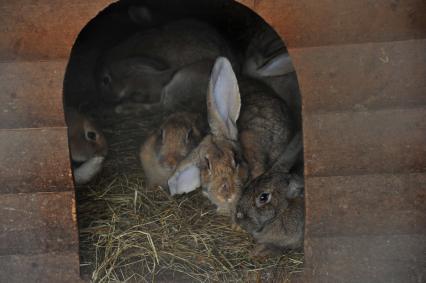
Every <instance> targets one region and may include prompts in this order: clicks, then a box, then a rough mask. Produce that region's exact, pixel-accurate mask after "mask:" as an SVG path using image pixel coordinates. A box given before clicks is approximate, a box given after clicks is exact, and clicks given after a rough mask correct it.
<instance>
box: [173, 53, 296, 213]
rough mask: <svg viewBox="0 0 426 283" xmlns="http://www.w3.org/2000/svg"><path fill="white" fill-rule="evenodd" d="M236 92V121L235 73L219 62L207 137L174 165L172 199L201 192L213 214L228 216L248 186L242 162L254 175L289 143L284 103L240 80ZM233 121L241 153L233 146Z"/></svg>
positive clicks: (210, 97)
mask: <svg viewBox="0 0 426 283" xmlns="http://www.w3.org/2000/svg"><path fill="white" fill-rule="evenodd" d="M240 87H241V90H242V94H243V95H242V99H243V105H242V109H241V115H240V107H241V102H240V99H241V98H240V92H239V87H238V82H237V78H236V76H235V73H234V72H233V69H232V66H231V64H230V62H229V61H228V60H227V59H226V58H223V57H220V58H218V59H217V60H216V62H215V65H214V67H213V70H212V73H211V77H210V82H209V89H208V93H207V109H208V113H207V114H208V121H209V125H210V134H209V135H207V136H206V137H205V138H204V139H203V141H202V142H201V143H200V144H199V146H198V147H197V148H195V149H194V150H193V151H192V152H191V153H190V154H189V155H188V156H187V157H186V158H185V159H184V160H183V161H182V162H181V163H180V164H179V166H178V167H177V169H176V171H175V173H174V174H173V176H172V177H171V178H170V179H169V182H168V183H169V188H170V193H171V194H172V195H174V194H182V193H187V192H190V191H193V190H195V189H196V188H197V187H199V186H201V187H202V188H203V192H204V194H205V195H206V196H207V197H208V198H209V199H210V200H211V201H212V202H213V203H214V204H215V205H217V207H218V211H220V212H223V213H229V212H230V211H232V210H233V208H234V207H235V204H236V201H237V200H238V198H239V196H240V194H241V187H242V185H243V184H244V183H245V182H246V181H247V180H248V169H247V162H248V166H249V168H250V173H251V174H254V175H259V174H261V173H263V171H264V170H266V169H267V168H268V167H269V164H272V162H273V161H274V160H275V159H276V158H277V157H278V156H279V153H280V149H281V148H282V147H284V146H285V145H286V144H287V143H288V136H289V135H290V133H289V132H290V122H289V120H288V115H287V112H286V107H285V103H284V102H283V101H281V100H280V99H279V98H278V97H276V96H274V95H273V93H271V92H272V90H270V89H269V88H268V87H266V86H264V85H263V84H261V83H258V82H256V81H253V80H244V81H243V83H242V84H241V85H240ZM239 117H240V119H239V120H238V118H239ZM237 120H238V126H239V127H240V129H241V132H240V140H241V144H242V148H241V146H240V143H239V142H238V129H237ZM242 149H243V150H242ZM243 152H244V157H245V158H243V157H242V155H243Z"/></svg>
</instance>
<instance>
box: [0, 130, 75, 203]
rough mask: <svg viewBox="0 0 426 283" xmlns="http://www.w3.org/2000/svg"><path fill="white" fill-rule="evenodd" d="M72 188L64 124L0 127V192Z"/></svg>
mask: <svg viewBox="0 0 426 283" xmlns="http://www.w3.org/2000/svg"><path fill="white" fill-rule="evenodd" d="M72 190H73V182H72V175H71V169H70V160H69V150H68V137H67V129H66V128H47V129H22V130H0V195H1V194H2V193H3V194H4V193H31V192H41V191H43V192H56V191H72Z"/></svg>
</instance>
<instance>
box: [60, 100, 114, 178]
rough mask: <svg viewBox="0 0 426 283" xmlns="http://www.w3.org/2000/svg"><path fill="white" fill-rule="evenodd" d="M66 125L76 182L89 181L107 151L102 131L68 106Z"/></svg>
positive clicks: (100, 166)
mask: <svg viewBox="0 0 426 283" xmlns="http://www.w3.org/2000/svg"><path fill="white" fill-rule="evenodd" d="M65 116H66V121H67V125H68V139H69V147H70V152H71V160H72V163H73V175H74V181H75V183H76V184H78V185H81V184H85V183H87V182H89V181H90V180H91V179H92V178H93V177H94V176H95V175H96V174H98V173H99V171H100V170H101V168H102V163H103V161H104V159H105V156H106V154H107V152H108V146H107V142H106V140H105V137H104V135H103V134H102V132H101V131H100V130H99V129H98V128H97V127H96V125H95V124H94V123H93V121H92V120H90V119H89V118H88V117H86V116H85V115H83V114H82V113H79V112H77V111H76V110H75V109H71V108H68V109H66V111H65Z"/></svg>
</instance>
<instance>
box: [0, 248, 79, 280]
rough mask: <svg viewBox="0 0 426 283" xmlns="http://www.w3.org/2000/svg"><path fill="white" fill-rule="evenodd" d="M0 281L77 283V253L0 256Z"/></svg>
mask: <svg viewBox="0 0 426 283" xmlns="http://www.w3.org/2000/svg"><path fill="white" fill-rule="evenodd" d="M0 282H8V283H23V282H38V283H44V282H45V283H51V282H61V283H77V282H82V281H81V279H80V278H79V264H78V254H77V253H47V254H38V255H8V256H0Z"/></svg>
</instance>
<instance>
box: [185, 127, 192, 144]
mask: <svg viewBox="0 0 426 283" xmlns="http://www.w3.org/2000/svg"><path fill="white" fill-rule="evenodd" d="M192 138H193V131H192V129H189V131H188V133H187V134H186V139H185V142H186V143H189V142H190V141H191V140H192Z"/></svg>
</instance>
